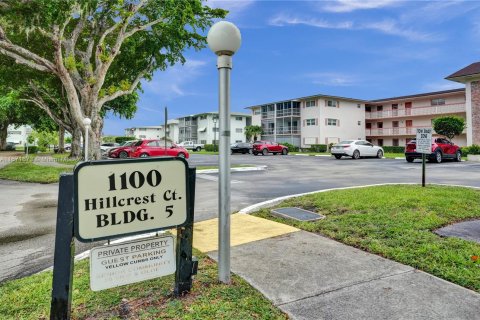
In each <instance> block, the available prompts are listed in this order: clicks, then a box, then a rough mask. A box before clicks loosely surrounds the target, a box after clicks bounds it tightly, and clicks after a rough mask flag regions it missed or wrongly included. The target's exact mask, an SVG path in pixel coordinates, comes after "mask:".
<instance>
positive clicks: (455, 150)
mask: <svg viewBox="0 0 480 320" xmlns="http://www.w3.org/2000/svg"><path fill="white" fill-rule="evenodd" d="M416 147H417V141H416V139H413V140H411V141H409V142H408V143H407V145H406V147H405V159H407V162H413V160H415V159H421V158H422V154H421V153H418V152H417V150H416ZM426 157H427V159H428V160H429V161H433V162H436V163H440V162H442V161H443V160H444V159H452V160H454V161H462V151H461V150H460V147H459V146H457V145H456V144H454V143H453V142H450V141H448V140H447V139H445V138H433V139H432V152H431V153H430V154H427V155H426Z"/></svg>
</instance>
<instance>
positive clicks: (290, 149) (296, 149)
mask: <svg viewBox="0 0 480 320" xmlns="http://www.w3.org/2000/svg"><path fill="white" fill-rule="evenodd" d="M280 144H282V145H284V146H285V147H287V148H288V151H289V152H298V147H297V146H294V145H293V144H291V143H288V142H281V143H280Z"/></svg>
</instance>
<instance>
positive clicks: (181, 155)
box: [177, 152, 185, 159]
mask: <svg viewBox="0 0 480 320" xmlns="http://www.w3.org/2000/svg"><path fill="white" fill-rule="evenodd" d="M177 157H178V158H183V159H185V153H183V152H179V153H178V154H177Z"/></svg>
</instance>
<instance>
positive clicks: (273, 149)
mask: <svg viewBox="0 0 480 320" xmlns="http://www.w3.org/2000/svg"><path fill="white" fill-rule="evenodd" d="M252 153H253V154H254V155H258V154H259V153H261V154H262V155H264V156H266V155H267V154H269V153H273V154H274V155H275V154H277V153H281V154H283V155H287V154H288V148H287V147H285V146H282V145H281V144H278V143H276V142H271V141H255V143H254V144H253V146H252Z"/></svg>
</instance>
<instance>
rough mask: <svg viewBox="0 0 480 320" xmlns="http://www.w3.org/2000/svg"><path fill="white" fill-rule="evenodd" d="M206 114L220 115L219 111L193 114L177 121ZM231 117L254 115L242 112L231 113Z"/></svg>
mask: <svg viewBox="0 0 480 320" xmlns="http://www.w3.org/2000/svg"><path fill="white" fill-rule="evenodd" d="M204 114H218V111H208V112H200V113H195V114H191V115H188V116H183V117H178V118H177V119H182V118H186V117H198V116H201V115H204ZM230 116H244V117H251V116H252V115H251V114H249V113H242V112H230Z"/></svg>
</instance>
